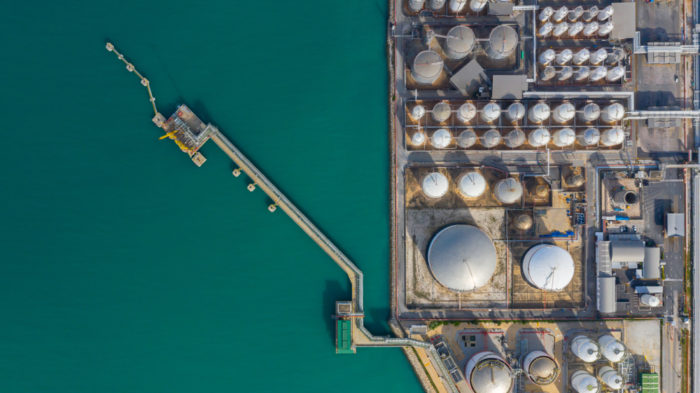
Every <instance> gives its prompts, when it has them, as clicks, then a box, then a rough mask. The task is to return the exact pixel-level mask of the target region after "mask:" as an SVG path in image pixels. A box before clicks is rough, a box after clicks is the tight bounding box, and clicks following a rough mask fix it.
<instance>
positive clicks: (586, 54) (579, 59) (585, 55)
mask: <svg viewBox="0 0 700 393" xmlns="http://www.w3.org/2000/svg"><path fill="white" fill-rule="evenodd" d="M590 58H591V52H590V51H589V50H588V49H586V48H583V49H581V50H580V51H578V52H576V53H575V54H574V58H573V59H572V60H573V62H574V64H576V65H581V64H583V63H585V62H587V61H588V59H590Z"/></svg>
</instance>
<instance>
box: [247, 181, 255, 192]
mask: <svg viewBox="0 0 700 393" xmlns="http://www.w3.org/2000/svg"><path fill="white" fill-rule="evenodd" d="M248 191H250V192H253V191H255V183H250V184H248Z"/></svg>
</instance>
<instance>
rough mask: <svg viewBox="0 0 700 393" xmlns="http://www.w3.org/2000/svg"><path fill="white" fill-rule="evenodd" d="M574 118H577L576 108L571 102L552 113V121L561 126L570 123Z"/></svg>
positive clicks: (559, 106)
mask: <svg viewBox="0 0 700 393" xmlns="http://www.w3.org/2000/svg"><path fill="white" fill-rule="evenodd" d="M574 116H576V108H575V107H574V105H573V104H572V103H570V102H565V103H563V104H561V105H558V106H557V107H556V108H554V111H552V119H553V120H554V121H555V122H557V123H559V124H563V123H567V122H570V121H571V120H572V119H573V118H574Z"/></svg>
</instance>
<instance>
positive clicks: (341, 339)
mask: <svg viewBox="0 0 700 393" xmlns="http://www.w3.org/2000/svg"><path fill="white" fill-rule="evenodd" d="M106 49H107V50H108V51H110V52H113V53H115V54H116V55H117V58H119V60H121V61H122V62H124V63H125V64H126V65H127V67H126V68H127V70H128V71H129V72H133V73H134V74H135V75H136V76H138V77H139V79H141V84H142V85H143V86H145V87H146V89H147V90H148V95H149V99H150V101H151V104H152V106H153V111H154V117H153V122H154V123H155V125H156V126H158V127H159V128H161V129H163V131H164V132H165V134H164V135H163V136H162V137H161V139H165V138H169V139H171V140H173V141H174V142H175V144H176V145H177V146H178V147H179V148H180V150H182V151H183V152H185V153H187V154H188V155H189V156H190V158H191V159H192V161H193V162H194V163H195V164H196V165H197V166H201V165H202V164H203V163H204V162H205V161H206V158H204V156H203V155H202V154H201V153H200V152H199V149H200V148H201V147H202V146H203V145H204V144H205V143H206V142H207V141H208V140H209V139H211V140H212V141H214V143H215V144H216V145H217V146H218V147H219V148H220V149H221V150H222V151H223V152H224V153H225V154H226V155H227V156H228V157H229V158H230V159H231V160H232V161H233V162H234V163H235V165H236V169H234V170H233V175H234V176H236V177H238V176H239V175H240V173H241V172H243V173H245V174H246V175H247V176H248V177H249V178H250V179H251V180H252V183H251V184H252V187H251V184H249V185H248V187H249V188H248V189H249V190H250V191H254V190H255V188H256V187H259V188H260V189H261V190H262V191H263V192H264V193H265V194H266V195H267V196H268V197H269V198H270V199H271V200H272V201H273V203H272V204H271V205H270V206H268V209H269V210H270V211H274V210H276V208H280V209H281V210H282V211H284V212H285V213H286V214H287V215H288V216H289V217H290V218H291V219H292V221H294V222H295V223H296V224H297V225H298V226H299V228H301V230H303V231H304V232H305V233H306V234H307V235H308V236H309V237H310V238H311V239H312V240H313V241H314V242H315V243H316V244H317V245H318V246H319V247H321V249H323V251H325V252H326V254H328V255H329V256H330V257H331V259H333V261H335V263H336V264H338V266H340V268H341V269H343V271H344V272H345V274H347V276H348V279H349V280H350V285H351V292H352V299H351V301H346V302H338V303H337V304H336V318H337V322H336V325H337V326H336V329H337V330H336V334H337V335H338V336H337V340H336V352H338V353H354V352H355V348H356V347H358V346H360V347H362V346H365V347H413V348H415V349H419V350H421V351H425V354H426V356H427V357H428V358H429V359H430V362H431V363H432V365H433V366H434V367H435V369H436V370H437V371H438V372H439V373H440V374H443V376H444V377H443V378H442V379H443V380H451V377H450V375H449V372H448V370H447V369H446V368H445V366H444V364H443V362H442V361H441V360H440V356H439V355H438V353H437V351H436V350H435V347H433V345H432V344H430V343H428V342H424V341H420V340H414V339H410V338H392V337H376V336H374V335H372V334H371V333H370V332H369V331H368V330H367V329H366V328H365V326H364V305H363V286H362V285H363V276H362V271H361V270H360V269H359V268H358V267H357V266H355V264H354V263H352V261H350V259H349V258H348V257H347V256H346V255H345V254H344V253H343V252H342V251H340V249H339V248H338V247H336V245H335V244H333V242H331V240H330V239H328V238H327V237H326V235H324V234H323V232H321V230H320V229H318V228H317V227H316V226H315V225H314V224H313V223H312V222H311V220H309V219H308V218H307V217H306V216H305V215H304V214H303V213H302V212H301V211H300V210H299V209H298V208H297V207H296V206H295V205H294V204H293V203H292V202H291V201H290V200H289V199H288V198H287V197H286V196H285V195H284V194H283V193H282V192H281V191H280V190H279V189H278V188H277V187H276V186H275V185H274V184H273V183H272V182H271V181H270V180H269V179H268V178H267V177H265V175H264V174H263V173H262V172H261V171H260V170H259V169H258V168H257V167H256V166H255V165H254V164H253V163H252V162H251V161H250V160H249V159H248V158H247V157H246V156H245V155H244V154H243V153H241V151H240V150H238V148H237V147H236V146H235V145H234V144H233V143H231V141H230V140H228V138H226V136H224V134H222V133H221V131H219V129H218V128H216V127H215V126H213V125H211V124H208V123H207V124H205V123H204V122H203V121H201V120H200V119H199V117H197V115H196V114H195V113H194V112H192V110H190V108H188V107H187V106H186V105H180V106H179V107H178V108H177V110H176V111H175V113H173V114H172V115H171V116H170V117H169V118H167V119H166V118H165V116H163V115H162V114H161V113H160V112H158V109H157V107H156V105H155V97H154V96H153V93H152V91H151V87H150V83H149V81H148V79H146V78H145V77H144V76H143V75H142V74H141V73H139V72H138V71H137V70H136V68H135V67H134V66H133V64H131V63H129V62H128V61H127V60H126V58H125V57H124V55H122V54H121V53H119V52H118V51H117V50H116V49H115V47H114V45H113V44H112V43H109V42H108V43H107V44H106ZM452 391H454V392H456V391H457V390H456V388H454V389H453V390H452Z"/></svg>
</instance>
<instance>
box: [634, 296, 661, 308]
mask: <svg viewBox="0 0 700 393" xmlns="http://www.w3.org/2000/svg"><path fill="white" fill-rule="evenodd" d="M639 302H640V303H641V304H643V305H645V306H649V307H659V306H660V305H661V300H659V298H658V297H656V296H654V295H650V294H648V293H645V294H644V295H642V296H641V297H640V299H639Z"/></svg>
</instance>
